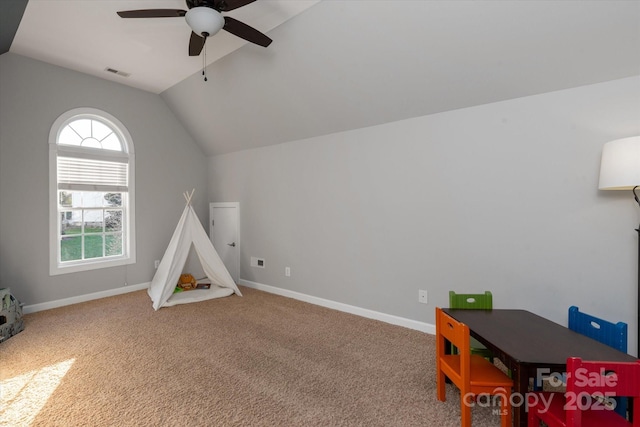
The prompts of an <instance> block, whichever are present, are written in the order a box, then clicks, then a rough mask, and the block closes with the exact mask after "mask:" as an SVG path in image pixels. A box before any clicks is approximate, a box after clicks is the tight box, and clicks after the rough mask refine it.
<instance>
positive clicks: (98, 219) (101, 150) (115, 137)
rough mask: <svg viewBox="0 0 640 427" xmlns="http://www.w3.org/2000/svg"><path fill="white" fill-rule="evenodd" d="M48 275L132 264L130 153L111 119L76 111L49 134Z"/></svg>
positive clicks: (123, 132)
mask: <svg viewBox="0 0 640 427" xmlns="http://www.w3.org/2000/svg"><path fill="white" fill-rule="evenodd" d="M49 180H50V241H51V248H50V273H51V274H52V275H53V274H63V273H72V272H76V271H84V270H92V269H96V268H104V267H113V266H116V265H124V264H131V263H134V262H135V227H134V218H135V217H134V211H135V210H134V185H133V184H134V152H133V143H132V141H131V136H130V135H129V132H128V131H127V130H126V128H125V127H124V125H123V124H122V123H121V122H120V121H119V120H118V119H116V118H115V117H113V116H111V115H110V114H108V113H106V112H104V111H100V110H96V109H92V108H78V109H74V110H71V111H67V112H66V113H64V114H63V115H61V116H60V117H59V118H58V119H57V120H56V121H55V123H54V124H53V126H52V127H51V132H50V134H49Z"/></svg>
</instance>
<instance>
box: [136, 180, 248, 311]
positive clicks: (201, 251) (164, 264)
mask: <svg viewBox="0 0 640 427" xmlns="http://www.w3.org/2000/svg"><path fill="white" fill-rule="evenodd" d="M194 191H195V190H194ZM184 197H185V199H187V205H186V206H185V208H184V212H182V216H181V217H180V221H179V222H178V226H177V227H176V231H174V233H173V237H171V241H170V242H169V246H168V247H167V250H166V251H165V253H164V255H163V257H162V261H160V265H158V270H157V271H156V274H155V275H154V276H153V280H152V281H151V285H149V290H148V293H149V296H150V297H151V301H152V302H153V308H154V310H158V309H159V308H160V307H168V306H171V305H176V304H186V303H189V302H196V301H203V300H207V299H212V298H220V297H226V296H229V295H231V294H233V293H235V294H236V295H239V296H242V293H241V292H240V290H239V289H238V287H237V286H236V284H235V282H234V281H233V278H232V277H231V275H230V274H229V271H228V270H227V268H226V267H225V266H224V263H223V262H222V260H221V259H220V256H219V255H218V252H216V250H215V248H214V247H213V244H212V243H211V240H209V236H207V233H206V232H205V231H204V228H203V227H202V224H201V223H200V220H199V219H198V216H197V215H196V212H195V211H194V210H193V207H192V206H191V197H193V191H192V192H191V194H189V193H188V192H187V193H184ZM191 245H193V248H194V249H195V251H196V253H197V254H198V259H199V260H200V264H201V265H202V269H203V270H204V273H205V274H206V275H207V277H208V278H209V280H210V281H211V287H210V288H209V289H196V290H193V291H188V292H179V293H174V290H175V288H176V284H177V283H178V279H179V278H180V275H181V274H182V269H183V268H184V266H185V263H186V261H187V257H188V256H189V251H190V250H191Z"/></svg>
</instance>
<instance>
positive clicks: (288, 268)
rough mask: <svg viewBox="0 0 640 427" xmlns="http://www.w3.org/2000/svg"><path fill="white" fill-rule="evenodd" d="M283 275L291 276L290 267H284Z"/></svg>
mask: <svg viewBox="0 0 640 427" xmlns="http://www.w3.org/2000/svg"><path fill="white" fill-rule="evenodd" d="M284 275H285V276H287V277H291V268H290V267H285V268H284Z"/></svg>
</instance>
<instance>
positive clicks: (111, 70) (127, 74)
mask: <svg viewBox="0 0 640 427" xmlns="http://www.w3.org/2000/svg"><path fill="white" fill-rule="evenodd" d="M104 70H105V71H107V72H109V73H113V74H117V75H119V76H121V77H129V76H130V75H131V73H125V72H124V71H120V70H116V69H115V68H111V67H107V68H105V69H104Z"/></svg>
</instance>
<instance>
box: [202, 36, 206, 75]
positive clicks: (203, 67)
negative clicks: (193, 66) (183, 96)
mask: <svg viewBox="0 0 640 427" xmlns="http://www.w3.org/2000/svg"><path fill="white" fill-rule="evenodd" d="M205 40H206V39H205ZM203 50H204V52H203V53H204V54H203V55H202V75H203V76H204V81H205V82H206V81H207V74H206V73H205V70H206V69H207V46H206V44H205V46H204V49H203Z"/></svg>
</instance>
